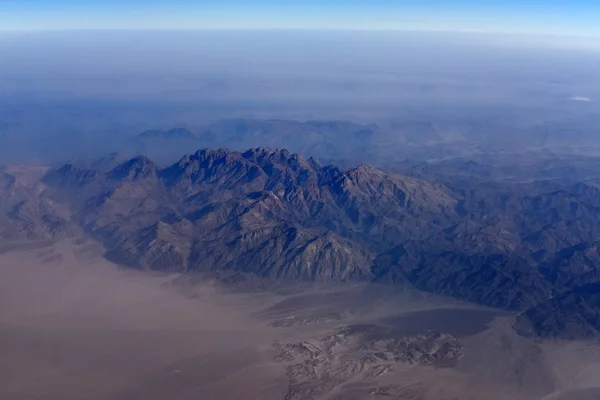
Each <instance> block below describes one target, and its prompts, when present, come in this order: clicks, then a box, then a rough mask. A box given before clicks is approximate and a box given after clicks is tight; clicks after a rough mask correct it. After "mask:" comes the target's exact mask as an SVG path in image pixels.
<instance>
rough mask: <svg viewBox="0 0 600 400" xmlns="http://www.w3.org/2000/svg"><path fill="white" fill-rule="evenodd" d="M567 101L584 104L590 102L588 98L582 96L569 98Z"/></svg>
mask: <svg viewBox="0 0 600 400" xmlns="http://www.w3.org/2000/svg"><path fill="white" fill-rule="evenodd" d="M569 100H570V101H584V102H589V101H592V99H590V98H589V97H583V96H573V97H569Z"/></svg>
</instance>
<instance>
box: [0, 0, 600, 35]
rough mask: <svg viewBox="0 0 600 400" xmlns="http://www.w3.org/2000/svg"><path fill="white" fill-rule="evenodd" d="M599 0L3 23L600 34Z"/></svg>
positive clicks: (39, 0) (209, 7)
mask: <svg viewBox="0 0 600 400" xmlns="http://www.w3.org/2000/svg"><path fill="white" fill-rule="evenodd" d="M598 21H600V1H598V0H303V1H290V0H101V1H100V0H0V30H8V31H12V30H60V29H316V30H321V29H341V30H416V31H466V32H491V33H509V34H541V35H559V36H565V35H576V36H593V37H596V36H598V37H600V23H598Z"/></svg>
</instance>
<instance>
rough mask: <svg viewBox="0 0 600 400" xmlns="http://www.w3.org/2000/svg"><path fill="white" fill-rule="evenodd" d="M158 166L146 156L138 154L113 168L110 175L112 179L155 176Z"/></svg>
mask: <svg viewBox="0 0 600 400" xmlns="http://www.w3.org/2000/svg"><path fill="white" fill-rule="evenodd" d="M157 171H158V166H157V165H156V164H155V163H154V162H153V161H152V160H150V159H149V158H148V157H146V156H142V155H139V156H136V157H134V158H132V159H130V160H127V161H125V162H124V163H122V164H120V165H118V166H117V167H116V168H115V169H113V170H112V171H111V172H110V173H109V176H110V178H111V179H117V180H120V179H125V178H129V179H140V178H146V177H149V176H155V175H156V173H157Z"/></svg>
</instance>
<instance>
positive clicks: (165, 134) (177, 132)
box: [137, 128, 196, 140]
mask: <svg viewBox="0 0 600 400" xmlns="http://www.w3.org/2000/svg"><path fill="white" fill-rule="evenodd" d="M137 138H138V139H141V140H156V139H166V140H194V139H196V136H194V134H193V133H192V132H190V131H189V130H187V129H185V128H174V129H170V130H168V131H161V130H147V131H144V132H142V133H140V134H139V135H138V136H137Z"/></svg>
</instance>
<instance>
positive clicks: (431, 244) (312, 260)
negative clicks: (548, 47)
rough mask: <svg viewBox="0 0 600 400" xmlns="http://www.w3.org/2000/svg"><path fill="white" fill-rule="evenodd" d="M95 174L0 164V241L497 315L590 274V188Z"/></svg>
mask: <svg viewBox="0 0 600 400" xmlns="http://www.w3.org/2000/svg"><path fill="white" fill-rule="evenodd" d="M175 134H176V135H177V137H179V136H181V137H182V138H184V139H186V138H187V136H186V134H185V132H183V133H182V131H177V132H175V133H173V135H175ZM157 135H158V137H160V138H163V137H164V135H165V134H163V133H156V132H150V133H148V134H147V135H146V136H149V137H151V138H153V137H155V136H157ZM186 140H187V139H186ZM111 160H112V161H113V163H114V164H116V166H110V167H109V166H108V165H109V164H110V161H111ZM94 165H96V167H94V168H83V167H81V166H77V165H74V164H66V165H64V166H62V167H59V168H57V169H49V170H45V169H42V168H30V167H22V168H16V167H10V168H5V169H4V170H3V171H2V185H3V191H2V193H1V194H0V196H1V198H0V207H2V216H1V218H2V225H1V228H0V234H1V235H2V237H3V239H4V240H5V241H7V240H9V241H14V240H24V239H28V240H31V239H53V238H61V237H67V236H73V235H76V234H79V233H81V232H83V233H84V234H86V235H89V236H91V237H93V238H95V239H96V240H98V241H100V242H101V243H103V245H104V246H105V247H106V249H107V253H106V257H107V258H109V259H110V260H112V261H115V262H117V263H119V264H124V265H129V266H133V267H137V268H142V269H148V270H157V271H171V272H190V271H212V272H216V271H226V272H227V273H250V274H253V275H257V276H260V277H263V278H273V279H280V280H286V281H293V282H297V281H311V282H324V281H333V282H359V281H370V282H371V281H374V282H380V283H387V284H400V285H410V286H413V287H416V288H418V289H421V290H426V291H429V292H434V293H438V294H443V295H448V296H453V297H456V298H460V299H464V300H469V301H472V302H476V303H480V304H484V305H489V306H493V307H499V308H504V309H510V310H527V309H529V308H531V307H538V306H540V305H541V304H543V303H545V302H547V301H560V299H561V298H562V297H560V296H569V293H575V294H576V295H577V296H579V294H578V293H579V292H580V289H579V288H581V287H584V286H583V285H590V284H594V283H596V282H598V280H599V279H600V253H599V252H598V251H597V244H596V240H597V237H598V235H599V234H600V220H599V218H600V217H599V216H600V213H599V212H598V210H599V209H600V188H599V187H598V186H596V185H595V184H593V183H583V182H577V183H572V182H569V181H534V182H531V183H517V182H512V183H511V182H506V181H502V180H485V181H477V180H473V181H470V180H468V179H467V180H463V181H461V180H460V179H458V178H457V179H456V180H455V181H454V184H452V181H449V180H448V175H444V174H442V173H440V172H437V173H436V172H432V171H434V170H431V169H426V170H424V169H420V170H419V171H421V172H423V171H425V172H427V173H423V174H422V175H423V176H419V174H417V173H412V174H411V175H413V176H412V177H411V176H407V175H400V174H396V173H392V172H386V171H383V170H380V169H377V168H374V167H371V166H367V165H360V166H357V167H354V168H350V169H342V168H339V167H335V166H324V165H321V164H320V163H319V162H318V161H317V160H316V159H314V158H304V157H302V156H300V155H297V154H292V153H290V152H288V151H286V150H274V149H268V148H255V149H251V150H248V151H246V152H243V153H240V152H236V151H231V150H227V149H218V150H213V149H203V150H199V151H197V152H196V153H194V154H191V155H187V156H184V157H182V158H181V159H180V160H179V161H178V162H176V163H174V164H172V165H170V166H167V167H161V166H159V165H157V164H156V163H154V162H153V161H152V160H150V159H149V158H147V157H144V156H137V157H134V158H131V159H126V160H124V161H121V160H120V159H119V157H117V156H111V157H109V158H107V159H104V160H100V162H98V163H95V164H94ZM553 299H556V300H553ZM552 304H555V305H556V304H558V303H552ZM561 304H562V303H561ZM578 304H579V303H578ZM540 307H543V306H540ZM589 307H590V308H591V309H593V310H595V309H597V308H596V306H595V305H590V306H589ZM531 312H532V313H533V312H534V311H533V310H532V311H531ZM582 312H585V313H587V311H582ZM526 315H531V314H526ZM531 320H532V321H538V320H539V318H534V319H531ZM534 324H535V322H534ZM586 329H587V328H586ZM594 329H595V328H594ZM534 331H535V332H536V334H539V335H545V332H547V331H548V330H547V329H534ZM588 331H589V330H588ZM586 332H587V331H586ZM552 335H554V336H556V335H555V334H552ZM569 336H573V334H569ZM575 336H577V335H575ZM584 336H587V334H585V335H584Z"/></svg>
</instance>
